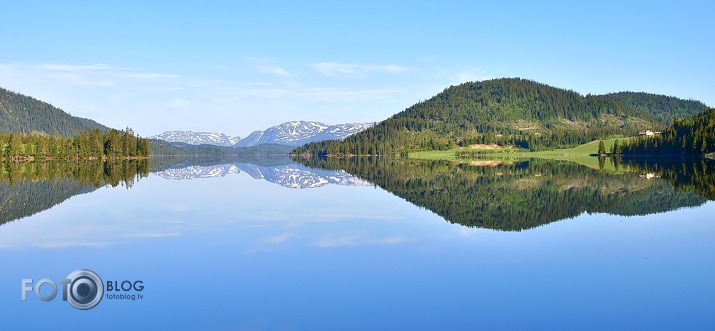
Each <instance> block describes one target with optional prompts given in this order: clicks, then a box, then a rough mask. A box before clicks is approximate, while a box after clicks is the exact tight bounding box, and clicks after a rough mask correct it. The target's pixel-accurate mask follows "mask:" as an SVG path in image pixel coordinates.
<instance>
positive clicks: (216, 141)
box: [149, 131, 241, 147]
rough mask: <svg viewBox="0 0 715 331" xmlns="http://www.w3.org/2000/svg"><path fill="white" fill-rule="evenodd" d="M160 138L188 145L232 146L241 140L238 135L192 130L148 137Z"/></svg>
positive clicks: (168, 132) (167, 132)
mask: <svg viewBox="0 0 715 331" xmlns="http://www.w3.org/2000/svg"><path fill="white" fill-rule="evenodd" d="M149 138H151V139H161V140H164V141H168V142H171V143H185V144H190V145H204V144H206V145H216V146H228V147H230V146H233V145H235V144H236V143H237V142H239V141H240V140H241V138H240V137H231V136H227V135H225V134H223V133H214V132H194V131H166V132H164V133H162V134H160V135H156V136H153V137H149Z"/></svg>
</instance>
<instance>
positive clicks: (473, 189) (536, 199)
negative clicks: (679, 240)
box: [301, 158, 715, 231]
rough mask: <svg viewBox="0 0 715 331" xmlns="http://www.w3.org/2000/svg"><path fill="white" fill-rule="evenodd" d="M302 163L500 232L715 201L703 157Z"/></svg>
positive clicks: (714, 174) (714, 176) (713, 177)
mask: <svg viewBox="0 0 715 331" xmlns="http://www.w3.org/2000/svg"><path fill="white" fill-rule="evenodd" d="M604 161H605V160H604ZM301 162H303V163H304V164H306V165H309V166H312V167H316V168H320V169H343V170H345V171H347V172H348V173H351V174H354V175H356V176H358V177H360V178H364V179H366V180H368V181H370V182H372V183H374V184H376V185H378V186H380V187H382V188H383V189H385V190H387V191H389V192H391V193H392V194H394V195H396V196H399V197H401V198H403V199H405V200H407V201H409V202H411V203H413V204H415V205H418V206H421V207H424V208H427V209H429V210H431V211H433V212H435V213H437V214H438V215H440V216H442V217H443V218H444V219H445V220H447V221H449V222H452V223H457V224H461V225H465V226H470V227H481V228H490V229H497V230H505V231H518V230H525V229H530V228H533V227H536V226H540V225H543V224H547V223H551V222H554V221H558V220H562V219H565V218H571V217H575V216H577V215H579V214H581V213H584V212H587V213H609V214H615V215H623V216H632V215H646V214H653V213H661V212H666V211H671V210H675V209H678V208H681V207H693V206H699V205H702V204H703V203H704V202H705V201H707V200H708V199H715V195H714V194H713V192H714V191H713V187H714V186H715V184H714V183H715V171H713V165H712V162H710V161H707V160H698V161H690V162H677V163H676V162H668V163H653V162H646V161H643V160H640V161H636V160H630V161H620V160H618V161H616V162H618V166H617V167H615V170H616V171H614V172H606V171H597V170H594V169H591V168H588V167H584V166H581V165H578V164H575V163H570V162H557V161H548V160H530V161H513V162H512V161H483V160H477V161H464V162H451V161H423V160H413V159H395V158H388V159H379V158H350V159H337V158H331V159H310V160H301Z"/></svg>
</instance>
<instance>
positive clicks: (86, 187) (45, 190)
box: [0, 159, 149, 224]
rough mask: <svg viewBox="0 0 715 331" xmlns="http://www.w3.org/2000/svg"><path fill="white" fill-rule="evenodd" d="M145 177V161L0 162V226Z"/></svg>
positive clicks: (147, 169)
mask: <svg viewBox="0 0 715 331" xmlns="http://www.w3.org/2000/svg"><path fill="white" fill-rule="evenodd" d="M148 175H149V160H147V159H140V160H124V161H116V162H108V161H107V162H103V161H99V160H94V161H90V160H85V161H74V162H19V163H18V162H3V163H0V224H4V223H7V222H9V221H13V220H16V219H19V218H23V217H26V216H29V215H33V214H35V213H38V212H40V211H43V210H46V209H49V208H51V207H52V206H54V205H57V204H59V203H61V202H63V201H64V200H66V199H69V198H71V197H72V196H75V195H78V194H83V193H88V192H92V191H94V190H95V189H97V188H99V187H101V186H104V185H111V186H113V187H116V186H118V185H120V184H121V185H123V186H125V187H127V188H129V187H131V186H132V185H134V183H135V181H137V180H138V179H140V178H143V177H146V176H148Z"/></svg>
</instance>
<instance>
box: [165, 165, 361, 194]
mask: <svg viewBox="0 0 715 331" xmlns="http://www.w3.org/2000/svg"><path fill="white" fill-rule="evenodd" d="M241 172H245V173H246V174H248V175H249V176H251V177H253V178H255V179H263V180H266V181H268V182H271V183H275V184H278V185H281V186H284V187H288V188H297V189H306V188H317V187H321V186H325V185H328V184H336V185H346V186H370V185H372V184H370V182H368V181H366V180H363V179H360V178H358V177H355V176H352V175H350V174H348V173H346V172H344V171H339V170H320V169H311V168H309V167H306V166H303V165H299V164H295V163H290V164H282V165H276V166H262V165H256V164H251V163H233V164H218V165H212V166H199V165H192V166H186V167H182V168H170V169H166V170H164V171H160V172H157V173H156V175H158V176H160V177H163V178H165V179H169V180H186V179H194V178H215V177H223V176H226V175H229V174H233V173H241Z"/></svg>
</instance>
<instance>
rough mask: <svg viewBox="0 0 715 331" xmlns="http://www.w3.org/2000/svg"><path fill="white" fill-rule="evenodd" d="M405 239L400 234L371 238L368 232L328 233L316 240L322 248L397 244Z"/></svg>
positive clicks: (316, 243) (316, 244)
mask: <svg viewBox="0 0 715 331" xmlns="http://www.w3.org/2000/svg"><path fill="white" fill-rule="evenodd" d="M405 241H406V240H405V238H403V237H400V236H391V237H382V238H371V237H369V236H368V235H366V234H344V235H335V234H328V235H324V236H322V237H320V238H318V240H316V241H315V246H318V247H321V248H336V247H344V246H362V245H397V244H401V243H404V242H405Z"/></svg>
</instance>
